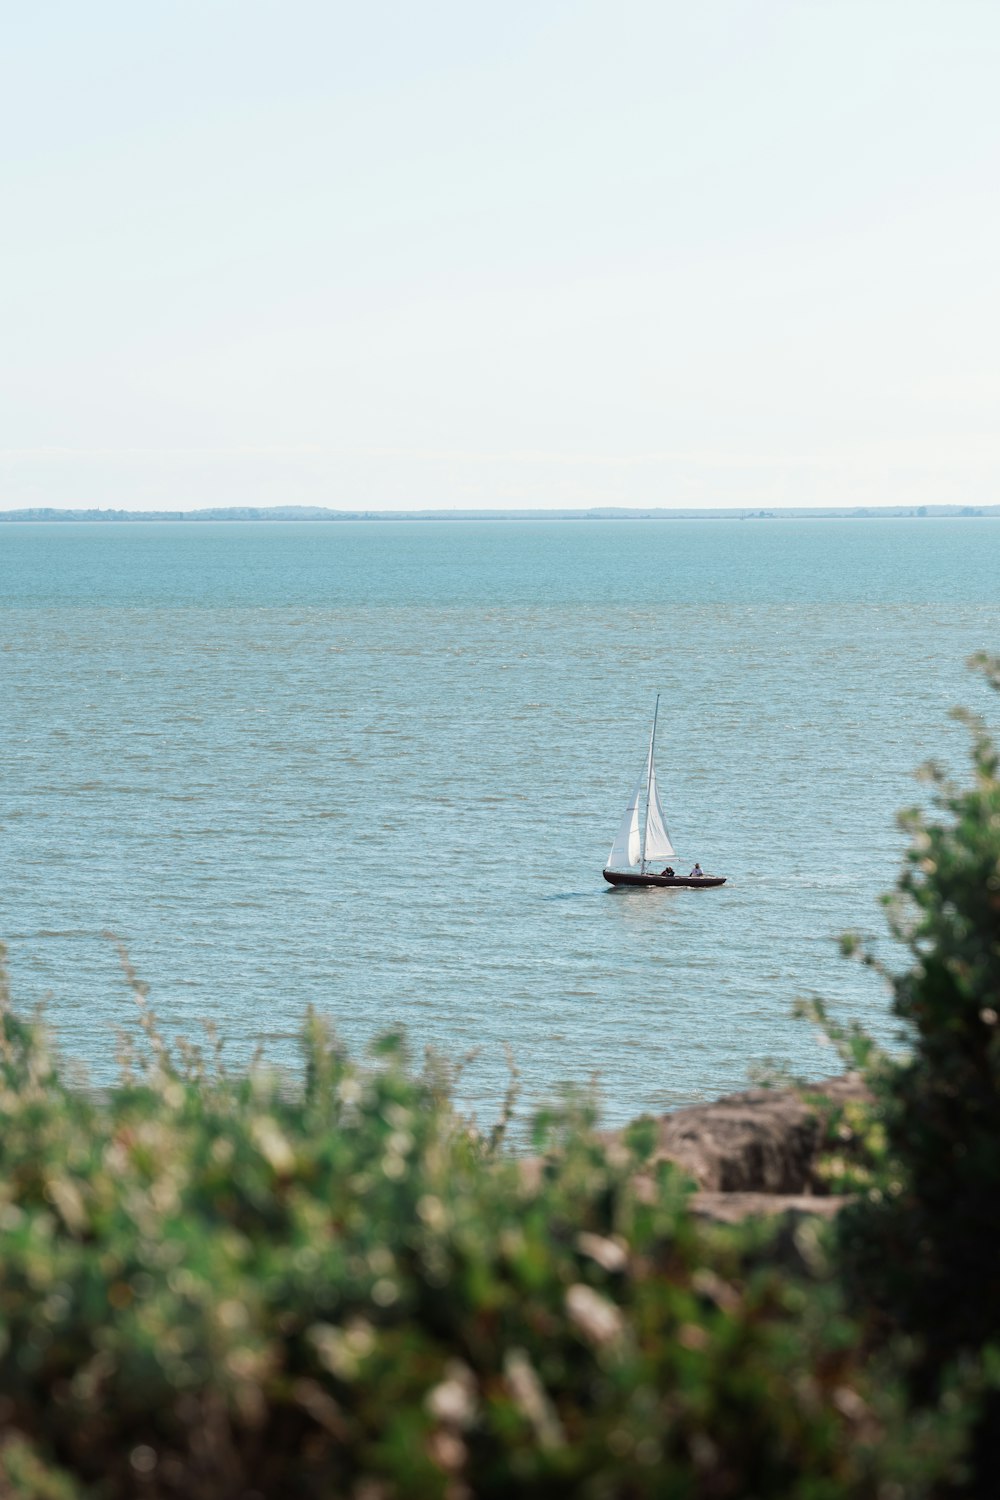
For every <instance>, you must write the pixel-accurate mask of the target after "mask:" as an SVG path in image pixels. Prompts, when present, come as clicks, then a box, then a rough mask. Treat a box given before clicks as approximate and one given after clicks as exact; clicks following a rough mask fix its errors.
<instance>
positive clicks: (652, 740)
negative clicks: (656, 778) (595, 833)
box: [642, 693, 660, 875]
mask: <svg viewBox="0 0 1000 1500" xmlns="http://www.w3.org/2000/svg"><path fill="white" fill-rule="evenodd" d="M659 712H660V695H659V693H657V695H656V707H655V708H654V709H653V732H652V734H651V735H650V736H649V760H648V762H647V764H646V816H645V818H643V820H642V873H643V875H645V873H646V834H647V833H648V832H649V785H650V782H651V781H652V779H653V748H654V746H655V744H656V716H657V714H658V713H659Z"/></svg>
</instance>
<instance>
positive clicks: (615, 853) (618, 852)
mask: <svg viewBox="0 0 1000 1500" xmlns="http://www.w3.org/2000/svg"><path fill="white" fill-rule="evenodd" d="M645 790H646V772H645V771H643V773H642V775H641V776H640V777H639V780H638V781H637V782H636V784H635V786H634V788H633V790H632V795H631V797H630V798H629V799H628V807H626V809H625V816H624V817H623V818H622V821H621V826H620V828H619V829H618V833H617V835H616V836H615V841H614V843H613V844H612V845H611V853H610V854H609V855H608V863H607V868H608V869H609V870H627V869H628V867H629V865H637V864H638V863H639V860H640V858H641V856H642V832H641V830H640V827H639V819H640V816H641V814H640V811H639V809H640V806H643V805H644V803H643V800H642V799H643V794H644V792H645Z"/></svg>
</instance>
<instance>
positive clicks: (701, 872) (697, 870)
mask: <svg viewBox="0 0 1000 1500" xmlns="http://www.w3.org/2000/svg"><path fill="white" fill-rule="evenodd" d="M704 873H705V872H704V870H703V869H702V868H701V865H700V864H698V862H697V861H695V867H694V869H693V870H692V871H691V875H704ZM691 875H689V876H688V879H689V880H690V879H691Z"/></svg>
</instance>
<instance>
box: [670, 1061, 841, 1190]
mask: <svg viewBox="0 0 1000 1500" xmlns="http://www.w3.org/2000/svg"><path fill="white" fill-rule="evenodd" d="M868 1098H870V1094H869V1091H868V1089H867V1087H866V1086H865V1084H864V1082H863V1080H862V1079H861V1077H860V1076H859V1075H858V1074H856V1073H847V1074H844V1075H843V1076H842V1077H839V1078H826V1079H823V1080H822V1081H821V1082H819V1083H816V1084H811V1085H810V1086H809V1088H808V1090H804V1089H801V1090H800V1089H747V1090H746V1091H745V1092H743V1093H740V1094H728V1095H726V1096H725V1097H724V1098H722V1099H717V1100H716V1101H715V1102H714V1103H713V1104H697V1105H693V1106H692V1107H690V1108H688V1109H679V1110H677V1111H675V1112H674V1113H673V1114H669V1115H664V1116H662V1118H661V1119H660V1121H659V1135H658V1139H657V1143H656V1149H655V1151H654V1154H653V1160H654V1161H662V1160H667V1161H673V1162H676V1163H677V1165H678V1166H680V1167H682V1168H683V1169H684V1171H685V1172H687V1174H688V1175H689V1176H690V1177H693V1178H694V1180H695V1182H696V1183H697V1184H698V1186H699V1188H700V1189H702V1190H703V1195H702V1196H704V1195H707V1194H720V1193H723V1194H772V1195H774V1194H780V1195H786V1196H787V1195H808V1196H812V1195H816V1194H820V1195H824V1194H825V1188H824V1184H823V1182H822V1180H821V1179H820V1178H818V1177H817V1175H816V1172H815V1164H816V1157H817V1153H818V1151H819V1148H820V1146H821V1144H822V1141H823V1135H824V1124H825V1120H826V1118H827V1117H828V1115H829V1113H830V1111H831V1108H836V1107H838V1106H839V1105H842V1104H846V1103H848V1102H849V1101H852V1100H865V1099H868ZM826 1100H828V1101H829V1104H826V1103H824V1102H817V1101H826Z"/></svg>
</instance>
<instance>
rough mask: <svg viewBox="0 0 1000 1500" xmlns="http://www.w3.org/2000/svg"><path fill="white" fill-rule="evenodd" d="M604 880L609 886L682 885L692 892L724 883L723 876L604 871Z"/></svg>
mask: <svg viewBox="0 0 1000 1500" xmlns="http://www.w3.org/2000/svg"><path fill="white" fill-rule="evenodd" d="M604 878H605V880H606V881H607V882H608V884H609V885H683V886H689V887H691V888H692V889H693V890H705V889H707V888H708V887H709V886H712V885H725V883H726V877H725V875H653V874H652V873H650V874H648V875H636V874H633V873H632V872H631V871H629V870H605V871H604Z"/></svg>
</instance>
